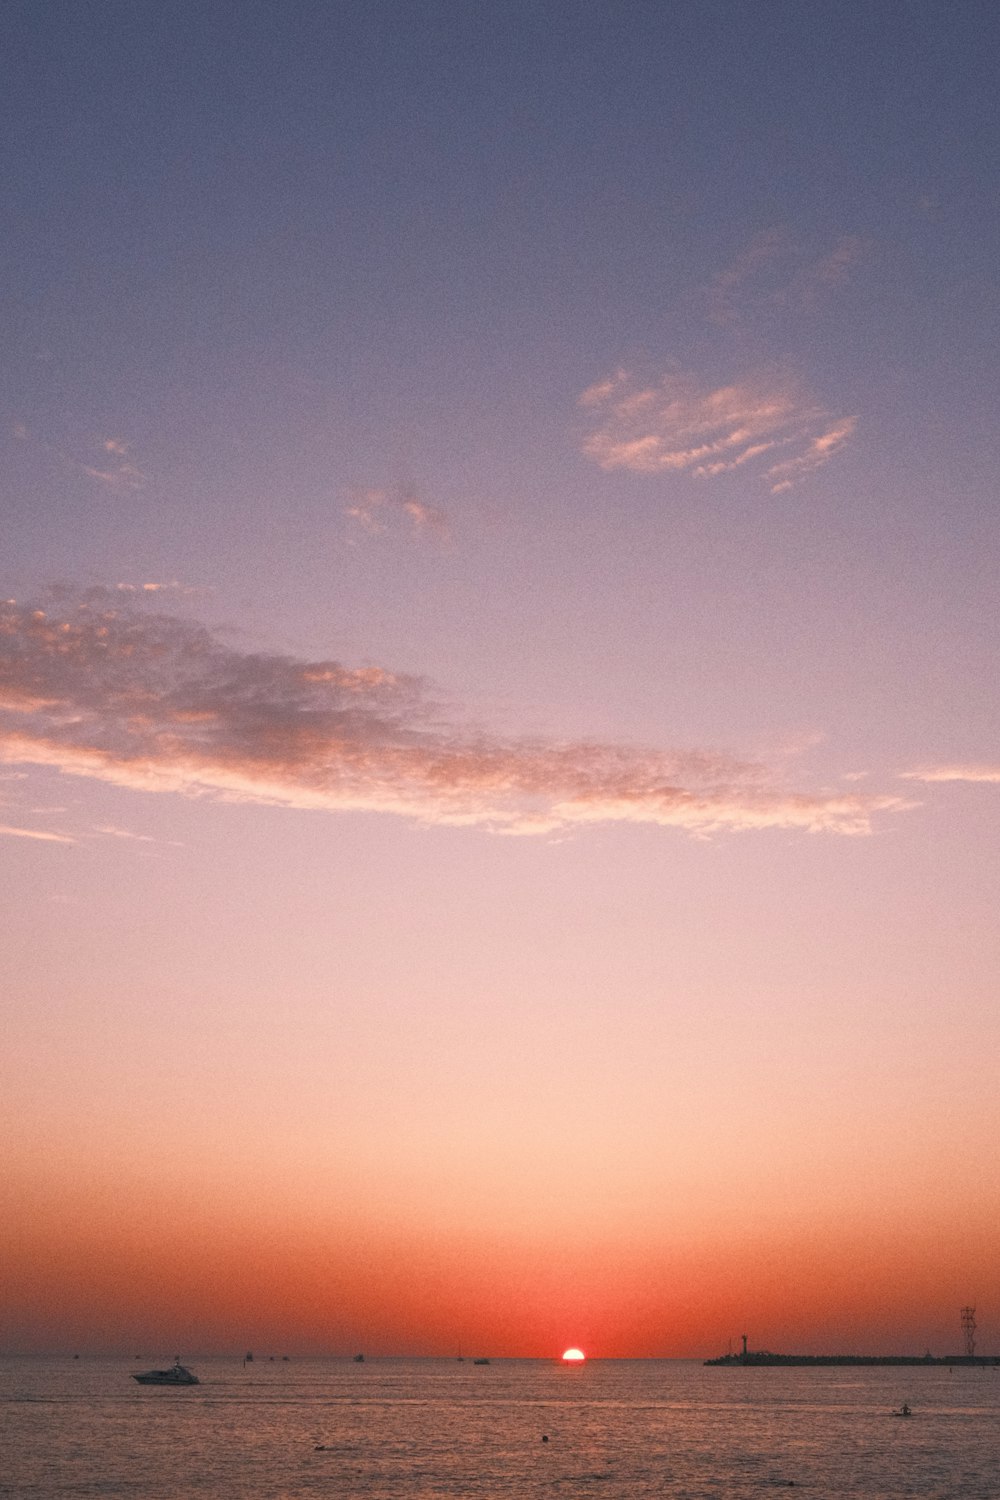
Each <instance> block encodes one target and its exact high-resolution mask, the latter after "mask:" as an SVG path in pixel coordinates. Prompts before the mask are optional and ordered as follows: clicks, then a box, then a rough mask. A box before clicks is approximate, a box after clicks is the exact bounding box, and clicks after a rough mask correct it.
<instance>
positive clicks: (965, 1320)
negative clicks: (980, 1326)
mask: <svg viewBox="0 0 1000 1500" xmlns="http://www.w3.org/2000/svg"><path fill="white" fill-rule="evenodd" d="M962 1337H963V1338H964V1339H965V1352H966V1355H967V1356H968V1358H969V1359H972V1357H973V1355H974V1354H975V1352H976V1309H975V1308H974V1307H963V1308H962Z"/></svg>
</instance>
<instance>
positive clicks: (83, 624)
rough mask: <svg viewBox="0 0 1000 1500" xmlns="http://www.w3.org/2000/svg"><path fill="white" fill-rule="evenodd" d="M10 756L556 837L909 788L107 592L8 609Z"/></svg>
mask: <svg viewBox="0 0 1000 1500" xmlns="http://www.w3.org/2000/svg"><path fill="white" fill-rule="evenodd" d="M0 760H6V761H8V762H10V763H18V762H19V763H31V764H36V765H43V766H51V767H56V768H58V769H59V770H61V771H63V772H66V773H69V774H73V775H79V776H88V777H95V778H98V779H100V780H104V781H110V782H114V783H117V784H118V785H121V786H126V787H134V788H141V789H143V790H147V791H160V792H179V793H185V794H187V795H213V796H216V797H220V798H225V799H229V800H237V801H246V802H261V803H278V804H283V805H285V806H289V807H299V808H317V809H325V810H328V811H337V810H354V811H368V812H380V813H395V814H401V815H404V816H407V817H410V818H415V819H420V820H422V821H425V822H429V823H439V824H449V825H453V826H462V825H466V826H478V827H483V828H491V829H494V830H497V831H500V832H507V833H543V832H550V831H553V830H559V829H566V828H569V827H572V826H574V825H579V824H586V823H598V822H604V823H651V824H659V825H662V826H670V827H676V828H682V829H686V830H688V831H689V832H692V833H696V834H707V833H711V832H715V831H720V830H732V831H736V830H744V829H747V830H749V829H764V828H783V829H801V830H808V831H810V832H819V831H825V832H830V833H838V834H866V833H868V832H870V831H871V820H872V817H873V815H874V814H875V813H878V812H883V811H892V810H900V809H902V808H904V807H906V806H909V805H912V804H910V803H907V802H905V801H904V800H903V799H902V798H899V797H877V796H868V797H864V796H859V795H855V794H845V793H844V792H842V791H837V792H830V791H828V790H818V791H809V790H801V789H798V788H789V787H787V786H786V785H785V784H784V780H783V777H782V775H781V774H780V773H777V772H775V771H773V770H771V769H770V768H768V767H767V766H765V765H763V764H761V763H759V762H754V761H749V760H741V759H739V758H737V757H734V756H731V755H726V754H722V753H717V752H714V751H706V750H679V751H658V750H643V749H635V748H632V747H629V746H624V745H615V744H606V743H603V744H601V743H589V742H573V741H570V742H566V741H560V740H538V739H532V740H525V739H504V738H502V737H499V736H495V735H490V734H485V733H482V732H477V731H475V730H472V729H469V728H467V727H463V726H461V725H450V724H447V723H442V720H441V718H440V714H439V713H438V711H437V710H436V708H435V706H434V704H433V702H432V701H431V700H430V699H429V697H428V694H427V692H426V689H425V687H424V685H423V684H422V683H421V682H420V681H419V680H417V679H414V678H412V677H407V676H400V675H398V674H396V673H393V672H391V671H388V670H386V669H384V668H381V667H360V668H352V667H347V666H344V665H342V664H341V663H340V662H337V661H327V660H322V661H306V660H301V659H297V658H293V657H288V656H278V655H271V654H261V653H249V652H239V651H236V650H233V649H231V648H230V647H229V646H228V645H227V644H225V643H224V642H222V641H221V640H220V639H218V638H217V637H216V636H215V635H213V634H212V633H211V632H210V631H209V630H207V629H206V628H204V627H203V626H200V625H197V624H193V623H191V622H190V621H186V620H181V619H178V618H175V617H173V616H170V615H165V614H147V613H145V612H144V611H143V610H142V608H141V607H138V605H137V604H136V603H135V602H133V601H132V600H131V599H127V600H125V601H124V602H123V601H122V599H121V596H120V595H118V594H116V593H114V592H112V591H108V592H107V594H105V595H104V596H103V597H101V596H99V595H97V594H95V593H94V592H91V593H89V594H88V595H86V596H80V597H79V598H77V599H75V600H74V599H68V598H65V597H64V598H62V599H61V600H60V601H59V607H58V608H52V607H49V606H40V605H32V604H17V603H7V604H6V605H4V606H3V607H2V608H0Z"/></svg>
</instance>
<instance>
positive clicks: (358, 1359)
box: [354, 1354, 365, 1365]
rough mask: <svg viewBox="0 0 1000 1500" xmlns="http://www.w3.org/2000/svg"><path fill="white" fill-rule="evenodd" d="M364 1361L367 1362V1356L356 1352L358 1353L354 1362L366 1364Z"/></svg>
mask: <svg viewBox="0 0 1000 1500" xmlns="http://www.w3.org/2000/svg"><path fill="white" fill-rule="evenodd" d="M364 1362H365V1357H364V1355H363V1354H356V1355H355V1356H354V1363H355V1364H356V1365H363V1364H364Z"/></svg>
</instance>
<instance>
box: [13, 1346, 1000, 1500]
mask: <svg viewBox="0 0 1000 1500" xmlns="http://www.w3.org/2000/svg"><path fill="white" fill-rule="evenodd" d="M156 1362H157V1361H155V1360H153V1361H150V1362H149V1363H156ZM161 1362H162V1361H161ZM168 1362H169V1361H168ZM188 1362H189V1363H190V1364H191V1366H192V1367H193V1368H194V1369H195V1370H196V1372H197V1373H198V1375H199V1376H200V1377H201V1381H202V1383H201V1384H200V1385H199V1386H194V1387H190V1388H188V1389H186V1390H184V1389H181V1390H170V1389H164V1388H157V1387H145V1388H144V1387H142V1386H139V1385H137V1384H136V1383H135V1382H134V1381H133V1380H132V1379H131V1378H130V1377H131V1374H132V1371H133V1370H134V1369H136V1368H146V1365H145V1364H144V1365H141V1366H137V1365H135V1364H134V1363H131V1362H129V1361H125V1360H98V1359H88V1358H81V1359H79V1360H41V1359H7V1360H2V1361H0V1496H4V1497H7V1496H14V1497H17V1500H50V1497H51V1500H55V1497H57V1496H58V1497H62V1496H67V1497H68V1496H80V1495H94V1496H109V1497H111V1496H120V1495H123V1496H135V1497H142V1500H203V1497H204V1500H207V1497H211V1500H250V1497H253V1500H300V1497H302V1500H305V1497H313V1496H326V1497H332V1496H337V1497H342V1500H347V1497H354V1496H356V1497H359V1500H360V1497H364V1500H372V1497H374V1500H397V1497H398V1500H402V1497H406V1500H432V1497H433V1500H437V1497H468V1500H479V1497H487V1496H489V1497H497V1496H503V1497H511V1500H533V1497H545V1500H577V1497H580V1500H641V1497H644V1496H661V1497H684V1500H698V1497H716V1496H725V1497H727V1500H744V1497H749V1496H761V1495H765V1496H766V1495H772V1494H773V1493H774V1492H776V1491H778V1490H790V1489H792V1488H793V1487H794V1489H795V1490H797V1491H801V1492H802V1493H803V1494H806V1495H809V1496H810V1497H813V1500H818V1497H824V1500H825V1497H829V1500H834V1497H837V1500H840V1497H851V1500H858V1497H863V1500H890V1497H891V1500H898V1497H903V1496H938V1497H949V1500H1000V1372H998V1371H994V1370H991V1369H985V1370H959V1369H956V1370H955V1371H954V1372H953V1373H949V1371H948V1370H947V1368H940V1369H896V1370H893V1369H819V1370H753V1369H750V1370H728V1369H706V1368H704V1367H703V1366H702V1365H700V1364H694V1363H688V1362H686V1361H674V1360H592V1361H590V1362H588V1363H587V1364H585V1365H583V1366H580V1367H566V1366H563V1365H562V1364H559V1363H550V1362H546V1361H532V1360H494V1361H493V1362H492V1363H491V1364H490V1365H488V1366H480V1365H474V1364H472V1363H471V1361H466V1362H464V1363H459V1362H458V1361H456V1360H390V1359H386V1360H369V1361H368V1362H366V1363H365V1364H354V1363H353V1362H351V1361H349V1360H343V1361H340V1360H333V1359H331V1360H293V1361H291V1362H290V1363H288V1364H285V1363H282V1362H280V1361H279V1362H275V1363H273V1364H272V1363H270V1362H267V1361H261V1360H260V1359H258V1360H257V1361H256V1362H255V1363H254V1364H251V1365H247V1366H246V1367H244V1366H243V1365H242V1363H241V1361H239V1360H224V1359H193V1358H192V1359H190V1360H189V1361H188ZM903 1401H907V1402H909V1404H910V1406H911V1407H912V1408H913V1411H914V1415H913V1417H912V1418H910V1420H908V1421H906V1420H900V1419H898V1418H897V1419H894V1418H893V1417H892V1415H891V1412H892V1410H893V1408H894V1407H898V1406H900V1405H901V1403H902V1402H903ZM543 1434H545V1435H547V1436H548V1439H549V1441H548V1442H546V1443H543V1442H542V1436H543ZM318 1445H322V1451H317V1447H318Z"/></svg>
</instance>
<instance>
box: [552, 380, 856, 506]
mask: <svg viewBox="0 0 1000 1500" xmlns="http://www.w3.org/2000/svg"><path fill="white" fill-rule="evenodd" d="M580 405H581V406H582V407H584V408H585V409H586V410H587V411H589V412H591V413H593V419H594V425H593V427H592V429H591V431H590V432H589V433H588V434H587V436H586V437H585V439H584V443H583V451H584V453H585V454H586V455H587V457H588V458H592V459H593V460H594V462H595V463H597V464H599V465H600V467H601V468H602V469H608V470H610V469H626V470H629V471H631V472H632V473H634V474H665V473H666V474H670V473H673V474H681V473H689V474H694V475H696V476H698V477H699V478H714V477H715V476H717V475H719V474H726V473H729V472H731V471H732V470H734V469H739V468H742V467H743V466H744V465H749V466H750V467H751V470H753V471H759V472H760V473H761V475H762V477H763V478H764V479H765V480H766V481H767V483H768V485H769V487H770V489H771V493H772V494H779V493H780V492H781V491H783V490H787V489H790V488H791V486H792V485H793V484H794V483H795V482H796V481H797V480H798V479H801V478H803V477H804V476H805V475H806V474H808V473H811V472H812V471H813V470H815V469H818V468H821V467H822V466H823V464H826V463H829V461H830V459H831V458H833V457H834V456H835V454H836V453H838V452H839V451H840V449H841V448H842V447H843V446H844V444H845V443H846V442H847V440H848V438H849V437H850V436H851V434H852V432H853V431H854V427H855V424H856V418H854V417H840V418H834V417H832V416H831V414H830V412H828V411H826V410H825V409H824V408H823V407H822V406H821V405H819V404H818V403H817V402H815V401H814V400H813V399H812V398H811V397H810V396H809V395H808V394H807V393H806V392H804V391H802V390H801V389H800V388H799V387H797V386H796V385H795V384H794V383H792V382H790V381H784V382H779V381H777V380H774V379H770V380H768V379H765V378H763V377H762V378H760V379H757V380H745V381H741V382H738V383H735V384H732V385H724V386H718V387H716V388H715V389H711V388H708V387H705V386H703V385H700V384H699V383H698V382H697V381H695V380H694V379H693V378H692V377H690V376H687V375H665V376H663V377H662V379H661V380H660V381H659V382H658V383H657V384H655V385H645V386H644V385H642V384H641V383H640V382H638V381H636V380H635V379H634V378H633V376H632V375H631V374H630V373H629V372H628V371H627V370H618V371H617V372H616V373H615V374H614V375H613V376H611V377H610V378H609V379H607V380H603V381H601V382H599V383H598V384H597V385H593V386H591V387H590V388H589V389H588V390H586V391H584V392H583V394H582V395H581V397H580Z"/></svg>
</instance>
